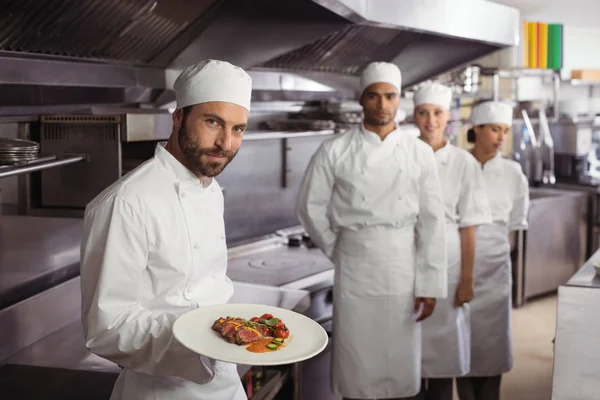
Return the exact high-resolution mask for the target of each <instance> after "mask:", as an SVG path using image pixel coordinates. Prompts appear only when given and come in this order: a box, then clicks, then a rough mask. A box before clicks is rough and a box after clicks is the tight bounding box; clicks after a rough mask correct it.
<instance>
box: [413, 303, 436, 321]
mask: <svg viewBox="0 0 600 400" xmlns="http://www.w3.org/2000/svg"><path fill="white" fill-rule="evenodd" d="M434 309H435V299H432V298H427V299H424V300H423V312H421V315H420V316H419V318H417V322H420V321H423V320H425V319H427V318H429V317H430V316H431V314H433V310H434Z"/></svg>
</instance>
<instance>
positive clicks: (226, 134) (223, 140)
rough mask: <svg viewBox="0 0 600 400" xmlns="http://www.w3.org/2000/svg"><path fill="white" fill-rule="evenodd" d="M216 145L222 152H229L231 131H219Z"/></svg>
mask: <svg viewBox="0 0 600 400" xmlns="http://www.w3.org/2000/svg"><path fill="white" fill-rule="evenodd" d="M216 145H217V146H219V147H220V148H221V149H222V150H231V131H230V130H229V129H222V130H221V133H220V134H219V137H218V138H217V141H216Z"/></svg>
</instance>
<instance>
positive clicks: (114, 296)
mask: <svg viewBox="0 0 600 400" xmlns="http://www.w3.org/2000/svg"><path fill="white" fill-rule="evenodd" d="M251 86H252V82H251V78H250V76H249V75H248V74H247V73H246V72H245V71H244V70H242V69H241V68H238V67H236V66H234V65H231V64H229V63H227V62H223V61H216V60H205V61H202V62H200V63H198V64H196V65H192V66H190V67H188V68H186V69H185V70H184V71H183V72H182V73H181V75H180V76H179V77H178V78H177V80H176V82H175V85H174V89H175V95H176V99H177V109H176V110H175V112H174V113H173V129H172V133H171V137H170V139H169V141H168V143H167V144H166V146H164V147H163V146H162V145H157V146H156V150H155V153H154V157H153V158H151V159H150V160H148V161H146V162H145V163H143V164H142V165H140V166H139V167H138V168H136V169H135V170H133V171H131V172H130V173H129V174H127V175H126V176H124V177H123V178H121V179H120V180H118V181H117V182H115V183H114V184H113V185H111V186H110V187H109V188H107V189H106V190H104V191H103V192H102V193H101V194H99V195H98V196H97V197H96V198H95V199H94V200H92V202H91V203H90V204H88V206H87V207H86V211H85V219H84V234H83V241H82V247H81V292H82V297H83V298H82V314H83V315H82V320H83V321H82V322H83V327H84V333H85V343H86V346H87V347H88V348H89V349H90V350H91V351H92V352H93V353H95V354H97V355H99V356H100V357H103V358H106V359H108V360H110V361H113V362H115V363H116V364H118V365H119V366H121V367H122V368H123V369H122V371H121V374H120V375H119V378H118V379H117V382H116V384H115V387H114V389H113V393H112V396H111V400H129V399H136V400H146V399H147V400H150V399H152V400H157V399H169V400H179V399H186V400H187V399H195V400H232V399H233V400H242V399H246V395H245V393H244V390H243V388H242V385H241V381H240V378H239V376H238V374H237V369H236V366H235V365H233V364H228V363H223V362H219V361H215V360H212V359H208V358H206V357H203V356H200V355H198V354H195V353H193V352H191V351H189V350H188V349H186V348H184V347H183V346H182V345H181V344H180V343H179V342H178V341H177V340H176V339H175V338H174V337H173V333H172V327H173V323H174V322H175V319H176V318H177V317H178V316H180V315H182V314H183V313H186V312H188V311H190V310H193V309H195V308H198V307H199V306H207V305H212V304H221V303H226V302H227V301H228V300H229V299H230V298H231V296H232V294H233V285H232V283H231V281H230V280H229V279H228V278H227V276H226V275H225V271H226V267H227V249H226V244H225V228H224V222H223V194H222V192H221V188H220V187H219V184H218V183H217V181H216V180H215V179H214V177H215V176H216V175H218V174H219V173H220V172H221V171H223V169H224V168H225V167H226V166H227V164H228V163H229V162H230V161H231V160H232V159H233V158H234V157H235V155H236V153H237V151H238V150H239V148H240V145H241V143H242V137H243V134H244V130H245V129H246V124H247V121H248V114H249V110H250V95H251Z"/></svg>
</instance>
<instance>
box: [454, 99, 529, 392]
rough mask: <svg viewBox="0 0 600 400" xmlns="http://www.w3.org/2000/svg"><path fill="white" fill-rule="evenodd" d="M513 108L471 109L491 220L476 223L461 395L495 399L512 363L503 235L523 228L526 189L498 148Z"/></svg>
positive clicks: (473, 136) (487, 105)
mask: <svg viewBox="0 0 600 400" xmlns="http://www.w3.org/2000/svg"><path fill="white" fill-rule="evenodd" d="M512 113H513V110H512V108H511V106H510V105H508V104H505V103H501V102H485V103H482V104H479V105H477V106H476V107H474V108H473V111H472V113H471V122H472V123H473V128H472V129H470V130H469V133H468V139H469V141H470V142H474V143H475V147H474V148H473V150H472V153H473V155H474V156H475V158H476V159H477V161H479V164H480V165H481V168H482V172H483V178H484V182H485V187H486V193H487V201H488V204H489V207H490V212H491V218H492V222H491V223H489V224H485V225H481V226H479V227H478V228H477V233H476V243H477V246H476V247H475V296H474V298H473V300H472V301H471V304H470V308H471V370H470V372H469V374H468V377H466V378H459V379H458V380H457V382H458V385H457V386H458V393H459V395H460V399H461V400H498V399H500V378H501V375H502V374H503V373H505V372H507V371H509V370H510V369H511V368H512V347H511V332H510V331H511V325H510V314H511V293H512V291H511V261H510V244H509V240H508V234H509V232H510V231H515V230H521V229H527V212H528V209H529V190H528V183H527V178H526V177H525V175H524V174H523V172H522V170H521V166H520V165H519V164H518V163H516V162H514V161H511V160H507V159H505V158H502V155H501V154H500V152H499V151H500V147H501V146H502V143H503V141H504V138H505V136H506V134H507V132H508V131H509V129H510V127H511V125H512Z"/></svg>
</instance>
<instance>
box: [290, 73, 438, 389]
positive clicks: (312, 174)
mask: <svg viewBox="0 0 600 400" xmlns="http://www.w3.org/2000/svg"><path fill="white" fill-rule="evenodd" d="M360 83H361V89H362V96H361V100H360V102H361V105H362V107H363V111H364V121H363V124H362V125H361V126H360V127H357V128H353V129H350V130H349V131H348V132H346V133H344V134H341V135H339V136H337V137H335V138H332V139H329V140H326V141H325V142H323V144H322V145H321V147H320V148H319V149H318V150H317V152H316V153H315V154H314V156H313V157H312V159H311V162H310V164H309V166H308V168H307V171H306V174H305V177H304V180H303V182H302V186H301V189H300V194H299V199H298V207H297V212H298V217H299V219H300V221H301V222H302V224H303V225H304V227H305V229H306V230H307V232H308V233H309V234H310V235H311V237H312V238H313V240H314V242H315V243H316V244H317V245H318V246H319V247H320V249H321V250H322V251H323V252H324V253H325V254H326V255H327V256H329V257H330V258H331V259H332V260H333V262H334V263H335V286H334V310H335V311H334V317H333V360H332V364H333V365H332V375H333V379H332V385H333V390H334V391H335V392H336V393H338V394H341V395H342V396H344V398H347V399H373V398H377V399H387V398H403V397H409V396H414V395H415V394H417V393H418V392H419V387H420V377H421V330H420V321H422V320H424V319H425V318H427V317H429V316H430V315H431V314H432V313H433V311H434V308H435V304H436V298H442V297H445V296H446V292H447V285H446V273H447V271H446V249H445V246H444V243H445V221H444V205H443V201H442V193H441V186H440V182H439V179H438V172H437V165H436V161H435V157H434V155H433V151H432V150H431V148H430V147H429V146H427V145H426V144H425V143H423V142H422V141H420V140H419V139H417V138H415V137H414V136H412V135H408V134H404V133H402V132H401V131H400V130H398V129H397V127H396V125H395V123H394V116H395V115H396V111H397V110H398V105H399V101H400V87H401V75H400V70H399V69H398V67H397V66H396V65H394V64H390V63H381V62H376V63H372V64H369V65H368V66H367V68H366V69H365V70H364V72H363V74H362V77H361V80H360ZM328 207H331V217H329V216H328Z"/></svg>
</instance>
